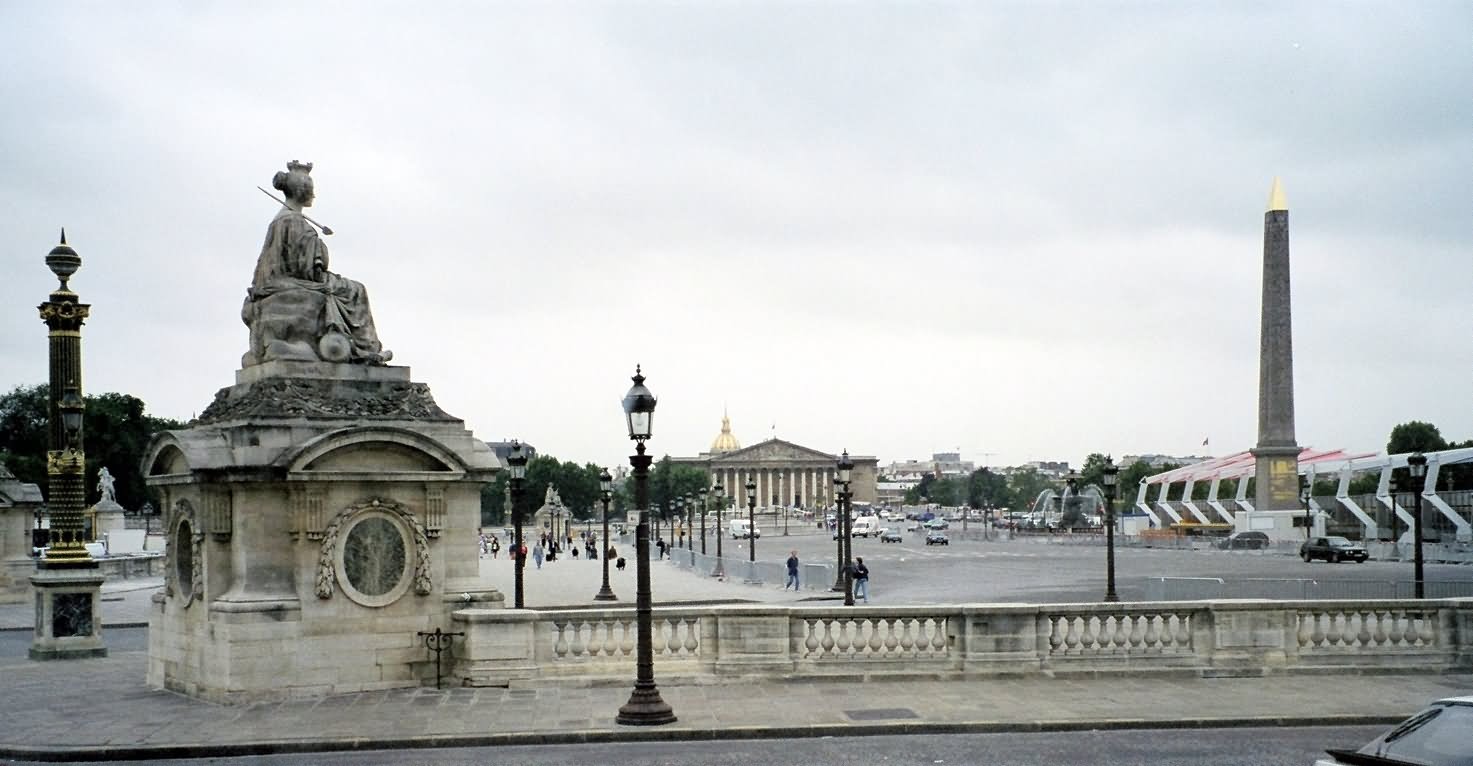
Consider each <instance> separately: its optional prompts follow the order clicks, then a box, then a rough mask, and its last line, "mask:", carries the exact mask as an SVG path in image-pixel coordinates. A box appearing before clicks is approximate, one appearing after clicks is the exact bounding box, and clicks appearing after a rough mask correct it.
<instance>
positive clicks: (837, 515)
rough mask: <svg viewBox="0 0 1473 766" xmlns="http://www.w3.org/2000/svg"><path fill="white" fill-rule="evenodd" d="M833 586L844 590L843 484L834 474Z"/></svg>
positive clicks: (838, 590)
mask: <svg viewBox="0 0 1473 766" xmlns="http://www.w3.org/2000/svg"><path fill="white" fill-rule="evenodd" d="M834 570H835V571H834V587H833V590H834V591H836V592H838V593H843V592H844V485H843V484H841V483H839V475H838V474H837V473H836V474H834Z"/></svg>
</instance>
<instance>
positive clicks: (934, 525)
mask: <svg viewBox="0 0 1473 766" xmlns="http://www.w3.org/2000/svg"><path fill="white" fill-rule="evenodd" d="M926 528H927V529H950V528H951V524H949V523H947V521H946V519H931V520H930V521H928V522H926Z"/></svg>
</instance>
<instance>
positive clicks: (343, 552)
mask: <svg viewBox="0 0 1473 766" xmlns="http://www.w3.org/2000/svg"><path fill="white" fill-rule="evenodd" d="M320 545H321V548H320V550H319V552H318V557H317V583H316V593H317V597H318V598H321V599H328V598H332V596H333V593H334V592H335V591H336V590H339V589H341V590H342V592H343V595H345V596H347V597H348V598H349V599H350V600H352V601H353V602H355V603H358V604H361V605H363V606H367V607H383V606H388V605H389V604H392V603H394V602H395V601H398V600H399V599H400V598H401V597H403V596H404V594H405V593H407V592H408V591H409V590H410V588H413V589H414V592H415V594H416V595H420V596H426V595H429V593H430V591H431V589H432V584H431V581H430V542H429V537H428V536H427V535H426V534H425V529H424V525H423V524H421V523H420V521H419V520H418V519H416V518H415V517H414V514H413V513H411V512H410V511H409V509H408V508H407V507H405V506H404V505H403V504H402V503H398V502H395V501H393V500H385V499H382V498H373V499H370V500H366V501H363V502H360V503H357V504H354V505H352V506H349V507H347V508H344V509H343V510H341V511H339V512H338V513H337V515H335V516H334V517H333V519H332V521H330V522H329V523H328V524H327V527H326V528H325V529H324V530H323V535H322V541H321V543H320Z"/></svg>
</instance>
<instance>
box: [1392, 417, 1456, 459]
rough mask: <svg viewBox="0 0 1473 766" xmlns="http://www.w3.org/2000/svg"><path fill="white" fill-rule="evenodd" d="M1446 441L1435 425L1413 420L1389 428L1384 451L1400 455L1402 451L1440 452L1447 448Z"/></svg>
mask: <svg viewBox="0 0 1473 766" xmlns="http://www.w3.org/2000/svg"><path fill="white" fill-rule="evenodd" d="M1447 448H1448V446H1447V442H1446V441H1444V440H1443V438H1442V434H1441V433H1440V432H1438V430H1437V426H1434V425H1432V424H1431V423H1423V422H1422V421H1420V420H1413V421H1410V422H1406V423H1402V424H1400V425H1398V426H1396V427H1395V428H1392V429H1391V436H1390V438H1388V439H1387V440H1386V452H1387V453H1388V454H1391V455H1400V454H1402V453H1404V452H1440V451H1442V450H1445V449H1447Z"/></svg>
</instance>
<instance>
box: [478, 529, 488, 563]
mask: <svg viewBox="0 0 1473 766" xmlns="http://www.w3.org/2000/svg"><path fill="white" fill-rule="evenodd" d="M479 538H480V544H481V558H486V554H487V553H490V552H491V543H490V541H488V540H487V539H486V533H485V532H482V533H480V535H479Z"/></svg>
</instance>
